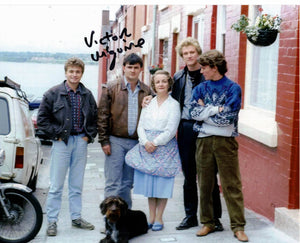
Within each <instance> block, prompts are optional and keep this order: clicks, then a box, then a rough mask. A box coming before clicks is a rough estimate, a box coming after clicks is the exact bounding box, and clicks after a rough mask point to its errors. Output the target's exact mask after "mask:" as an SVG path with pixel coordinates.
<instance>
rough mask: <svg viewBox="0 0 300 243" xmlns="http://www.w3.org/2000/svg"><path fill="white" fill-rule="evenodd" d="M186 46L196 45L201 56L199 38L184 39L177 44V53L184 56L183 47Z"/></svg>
mask: <svg viewBox="0 0 300 243" xmlns="http://www.w3.org/2000/svg"><path fill="white" fill-rule="evenodd" d="M186 46H194V47H195V48H196V51H197V52H198V54H199V56H200V55H201V54H202V49H201V47H200V45H199V42H198V40H196V39H195V38H193V37H187V38H185V39H183V40H182V41H181V42H180V43H179V44H178V45H177V46H176V51H177V53H178V54H179V55H180V56H181V57H182V48H183V47H186Z"/></svg>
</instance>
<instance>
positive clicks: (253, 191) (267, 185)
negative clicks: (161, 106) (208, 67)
mask: <svg viewBox="0 0 300 243" xmlns="http://www.w3.org/2000/svg"><path fill="white" fill-rule="evenodd" d="M298 13H299V6H295V5H294V6H285V5H283V6H282V8H281V17H282V19H283V23H282V25H281V27H282V30H281V33H280V46H279V60H278V80H277V107H276V121H277V123H278V146H277V148H269V147H267V146H264V145H263V144H260V143H258V142H256V141H254V140H252V139H250V138H247V137H245V136H243V135H241V136H240V137H239V138H238V141H239V145H240V149H239V158H240V168H241V174H242V181H243V191H244V198H245V206H246V207H247V208H250V209H252V210H254V211H256V212H258V213H260V214H262V215H264V216H266V217H268V218H270V219H271V220H273V219H274V211H275V207H287V208H299V15H298ZM240 47H241V46H240ZM226 56H227V55H226ZM229 69H230V67H229Z"/></svg>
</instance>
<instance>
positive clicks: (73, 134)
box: [70, 132, 85, 136]
mask: <svg viewBox="0 0 300 243" xmlns="http://www.w3.org/2000/svg"><path fill="white" fill-rule="evenodd" d="M84 133H85V132H71V133H70V135H71V136H78V135H80V134H84Z"/></svg>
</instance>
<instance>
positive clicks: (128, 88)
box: [124, 76, 141, 91]
mask: <svg viewBox="0 0 300 243" xmlns="http://www.w3.org/2000/svg"><path fill="white" fill-rule="evenodd" d="M124 82H125V86H126V88H127V90H128V91H131V84H130V83H129V82H128V81H127V79H126V77H125V76H124ZM137 88H138V90H140V89H141V87H140V80H138V81H137V84H136V87H135V91H136V90H137Z"/></svg>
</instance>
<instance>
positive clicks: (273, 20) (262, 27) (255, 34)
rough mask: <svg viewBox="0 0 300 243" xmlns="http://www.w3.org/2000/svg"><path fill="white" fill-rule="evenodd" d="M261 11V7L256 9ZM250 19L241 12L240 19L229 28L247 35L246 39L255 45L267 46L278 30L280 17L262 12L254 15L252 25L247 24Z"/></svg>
mask: <svg viewBox="0 0 300 243" xmlns="http://www.w3.org/2000/svg"><path fill="white" fill-rule="evenodd" d="M258 10H259V12H260V13H261V12H262V11H263V9H262V8H259V9H258ZM249 21H250V19H249V18H248V17H247V16H246V15H244V14H242V15H241V16H240V19H239V20H237V21H236V22H235V23H233V24H232V25H231V29H233V30H235V31H237V32H242V33H244V34H246V35H247V38H248V40H249V41H250V42H251V43H252V44H254V45H256V46H269V45H271V44H272V43H274V41H275V40H276V38H277V34H278V33H279V32H280V24H281V22H282V19H281V18H280V17H279V16H278V15H275V16H273V17H272V16H271V15H269V14H262V13H261V15H259V16H257V17H256V20H255V23H254V25H249Z"/></svg>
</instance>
